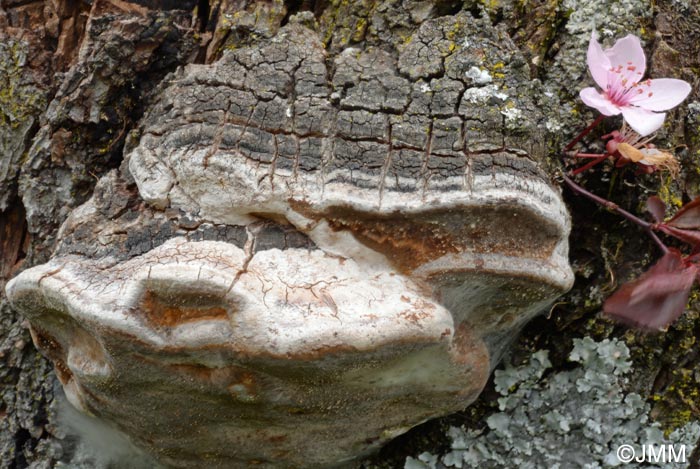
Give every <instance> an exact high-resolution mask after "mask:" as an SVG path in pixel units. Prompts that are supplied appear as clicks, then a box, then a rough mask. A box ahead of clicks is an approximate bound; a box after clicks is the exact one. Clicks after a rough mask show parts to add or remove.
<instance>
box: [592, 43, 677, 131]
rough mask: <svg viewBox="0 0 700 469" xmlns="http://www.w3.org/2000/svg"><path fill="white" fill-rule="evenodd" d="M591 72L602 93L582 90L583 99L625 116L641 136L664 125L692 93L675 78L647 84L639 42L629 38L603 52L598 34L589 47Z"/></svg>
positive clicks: (609, 113) (642, 51)
mask: <svg viewBox="0 0 700 469" xmlns="http://www.w3.org/2000/svg"><path fill="white" fill-rule="evenodd" d="M587 61H588V69H589V70H590V72H591V76H593V80H595V82H596V83H597V84H598V86H599V87H600V88H602V89H603V91H602V92H599V91H598V90H596V89H595V88H593V87H590V88H585V89H583V90H581V93H580V95H581V99H582V100H583V102H584V103H586V104H587V105H588V106H591V107H594V108H596V109H597V110H598V111H600V112H601V114H603V115H606V116H615V115H618V114H620V113H621V114H622V116H623V117H624V119H625V121H627V123H628V124H629V126H630V127H632V129H634V130H635V131H636V132H637V133H639V134H640V135H642V136H644V135H649V134H650V133H652V132H654V131H656V130H657V129H659V127H661V125H662V124H663V123H664V119H665V117H666V114H665V113H662V112H658V111H666V110H668V109H671V108H673V107H675V106H677V105H679V104H680V103H681V102H682V101H683V100H684V99H685V98H686V97H687V96H688V93H690V85H689V84H688V83H687V82H685V81H683V80H676V79H674V78H657V79H654V80H651V79H646V80H644V79H643V78H644V72H645V70H646V57H645V56H644V50H643V49H642V45H641V43H640V42H639V38H638V37H636V36H633V35H631V34H630V35H628V36H626V37H623V38H622V39H619V40H618V41H617V42H615V45H614V46H613V47H612V48H610V49H606V50H603V48H602V47H601V45H600V44H599V43H598V41H597V38H596V34H595V31H593V34H591V41H590V43H589V44H588V56H587Z"/></svg>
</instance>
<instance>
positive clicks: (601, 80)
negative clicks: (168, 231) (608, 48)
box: [586, 30, 612, 89]
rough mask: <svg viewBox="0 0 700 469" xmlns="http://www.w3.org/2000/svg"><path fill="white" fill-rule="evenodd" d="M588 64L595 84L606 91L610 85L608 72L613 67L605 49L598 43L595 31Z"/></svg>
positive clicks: (588, 54)
mask: <svg viewBox="0 0 700 469" xmlns="http://www.w3.org/2000/svg"><path fill="white" fill-rule="evenodd" d="M586 62H587V63H588V70H589V71H590V72H591V76H592V77H593V79H594V80H595V82H596V83H597V84H598V86H600V87H601V88H602V89H606V88H607V85H608V72H609V71H610V68H611V67H612V66H611V64H610V59H609V58H608V56H607V55H605V52H604V51H603V48H602V47H601V46H600V44H599V43H598V38H597V35H596V32H595V30H593V31H592V32H591V40H590V42H589V43H588V52H587V54H586Z"/></svg>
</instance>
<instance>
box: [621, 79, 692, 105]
mask: <svg viewBox="0 0 700 469" xmlns="http://www.w3.org/2000/svg"><path fill="white" fill-rule="evenodd" d="M639 89H640V90H642V92H641V93H636V94H635V95H633V97H632V98H631V99H630V103H631V104H634V105H635V106H639V107H641V108H644V109H647V110H649V111H666V110H668V109H671V108H673V107H676V106H678V105H679V104H680V103H682V102H683V100H684V99H685V98H687V97H688V94H690V84H688V83H687V82H685V81H683V80H676V79H675V78H657V79H655V80H645V81H644V82H643V83H640V85H639Z"/></svg>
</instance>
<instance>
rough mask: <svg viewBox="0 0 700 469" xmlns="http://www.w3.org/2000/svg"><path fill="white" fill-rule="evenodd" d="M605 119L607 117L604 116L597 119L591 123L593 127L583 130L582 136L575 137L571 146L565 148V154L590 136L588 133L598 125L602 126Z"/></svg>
mask: <svg viewBox="0 0 700 469" xmlns="http://www.w3.org/2000/svg"><path fill="white" fill-rule="evenodd" d="M603 119H605V116H604V115H602V114H601V115H599V116H598V117H596V119H595V120H594V121H593V122H592V123H591V125H589V126H588V127H586V128H585V129H583V130H582V131H581V133H580V134H578V135H577V136H576V137H574V139H573V140H572V141H570V142H569V144H568V145H567V146H566V147H565V148H564V153H566V152H567V151H569V150H571V149H572V148H573V147H574V145H576V144H577V143H578V142H579V140H581V139H582V138H583V137H585V136H586V135H588V133H589V132H590V131H591V130H593V129H594V128H595V127H596V126H597V125H598V124H600V123H601V122H602V121H603Z"/></svg>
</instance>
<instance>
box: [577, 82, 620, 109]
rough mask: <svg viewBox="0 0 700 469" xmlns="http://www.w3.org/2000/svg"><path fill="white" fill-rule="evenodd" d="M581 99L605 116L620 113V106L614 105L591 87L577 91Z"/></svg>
mask: <svg viewBox="0 0 700 469" xmlns="http://www.w3.org/2000/svg"><path fill="white" fill-rule="evenodd" d="M579 96H581V100H582V101H583V102H584V103H586V105H587V106H590V107H594V108H596V109H597V110H599V111H600V113H601V114H603V115H605V116H616V115H617V114H619V113H620V108H619V107H617V106H615V105H614V104H613V103H611V102H610V100H609V99H608V98H607V97H606V96H605V95H603V94H601V93H600V92H599V91H598V90H596V89H595V88H593V87H589V88H584V89H582V90H581V92H580V93H579Z"/></svg>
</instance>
